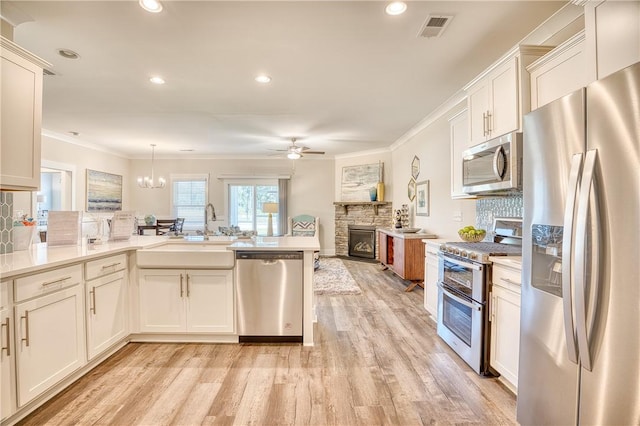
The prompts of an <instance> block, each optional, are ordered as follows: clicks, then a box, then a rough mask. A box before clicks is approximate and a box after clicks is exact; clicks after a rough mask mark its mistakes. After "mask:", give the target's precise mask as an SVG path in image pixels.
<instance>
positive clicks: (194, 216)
mask: <svg viewBox="0 0 640 426" xmlns="http://www.w3.org/2000/svg"><path fill="white" fill-rule="evenodd" d="M208 188H209V177H208V175H171V211H172V214H173V216H174V218H178V217H183V218H184V225H183V227H182V230H183V231H195V230H201V231H202V230H204V228H205V223H204V210H205V207H206V205H207V193H208V192H209V191H208Z"/></svg>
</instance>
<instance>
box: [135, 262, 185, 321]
mask: <svg viewBox="0 0 640 426" xmlns="http://www.w3.org/2000/svg"><path fill="white" fill-rule="evenodd" d="M139 276H140V280H139V287H140V289H139V290H140V331H151V332H161V333H175V332H183V331H185V329H186V318H185V312H184V300H183V298H184V297H186V296H185V285H186V283H185V280H186V276H185V273H184V271H183V270H174V269H141V270H140V275H139Z"/></svg>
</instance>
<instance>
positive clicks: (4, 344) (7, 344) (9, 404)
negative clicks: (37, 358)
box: [0, 307, 15, 420]
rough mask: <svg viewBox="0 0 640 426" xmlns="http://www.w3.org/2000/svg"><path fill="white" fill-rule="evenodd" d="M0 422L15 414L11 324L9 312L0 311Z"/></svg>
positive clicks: (6, 309)
mask: <svg viewBox="0 0 640 426" xmlns="http://www.w3.org/2000/svg"><path fill="white" fill-rule="evenodd" d="M0 324H1V327H0V347H1V348H2V349H0V420H3V419H6V418H7V417H9V416H10V415H12V414H13V413H14V412H15V381H14V376H13V360H14V353H15V352H14V351H15V348H14V347H13V342H14V340H13V322H12V318H11V310H10V309H9V308H8V307H7V308H5V309H2V310H0Z"/></svg>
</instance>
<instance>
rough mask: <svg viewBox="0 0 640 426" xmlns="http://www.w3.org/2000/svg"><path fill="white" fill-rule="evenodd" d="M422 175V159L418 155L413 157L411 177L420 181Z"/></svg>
mask: <svg viewBox="0 0 640 426" xmlns="http://www.w3.org/2000/svg"><path fill="white" fill-rule="evenodd" d="M419 174H420V159H419V158H418V156H417V155H414V156H413V161H412V162H411V177H412V178H413V179H414V180H415V179H418V175H419Z"/></svg>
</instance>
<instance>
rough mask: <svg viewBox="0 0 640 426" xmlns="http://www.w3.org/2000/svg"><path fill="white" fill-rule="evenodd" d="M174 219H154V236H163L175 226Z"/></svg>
mask: <svg viewBox="0 0 640 426" xmlns="http://www.w3.org/2000/svg"><path fill="white" fill-rule="evenodd" d="M175 223H176V219H156V235H164V234H166V233H167V232H170V231H171V228H172V227H174V226H175Z"/></svg>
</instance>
